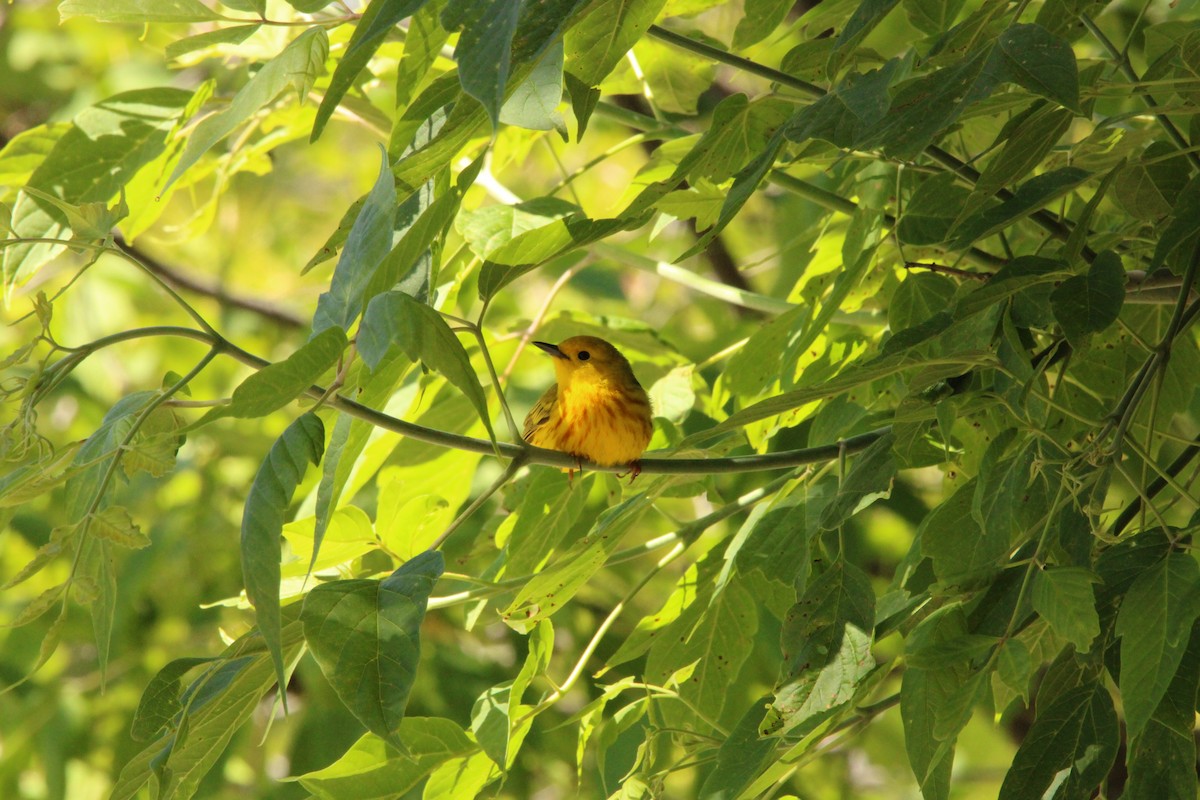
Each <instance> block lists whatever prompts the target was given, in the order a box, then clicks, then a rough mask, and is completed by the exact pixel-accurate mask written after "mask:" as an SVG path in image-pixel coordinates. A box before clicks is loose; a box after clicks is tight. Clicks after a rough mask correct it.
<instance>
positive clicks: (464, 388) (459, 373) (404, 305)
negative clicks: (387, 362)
mask: <svg viewBox="0 0 1200 800" xmlns="http://www.w3.org/2000/svg"><path fill="white" fill-rule="evenodd" d="M393 346H396V347H399V348H400V349H401V350H402V351H403V352H404V354H405V355H407V356H408V358H409V359H410V360H412V361H420V362H421V363H423V364H424V365H425V366H427V367H429V369H431V370H433V371H434V372H437V373H438V374H440V375H444V376H445V377H446V379H447V380H449V381H450V383H452V384H454V386H455V387H456V388H457V389H458V390H459V391H460V392H462V393H463V394H464V395H465V396H466V397H467V399H468V400H470V401H471V405H473V406H474V407H475V411H476V412H478V414H479V418H480V419H481V420H482V421H483V425H484V427H485V428H487V431H488V436H490V437H491V438H492V439H493V440H495V438H496V434H495V432H493V431H492V421H491V416H490V414H489V413H488V405H487V396H486V395H485V394H484V393H483V386H482V385H480V383H479V376H478V375H476V374H475V369H474V368H473V367H472V366H471V358H470V356H468V355H467V351H466V349H465V348H464V347H463V346H462V343H461V342H459V340H458V336H457V335H455V333H454V331H452V330H450V326H449V325H447V324H446V321H445V320H444V319H442V315H441V314H439V313H438V312H436V311H434V310H433V309H432V308H430V307H429V306H427V305H425V304H424V303H421V302H418V301H417V300H416V299H414V298H412V297H410V296H409V295H407V294H405V293H404V292H399V291H397V292H386V293H384V294H381V295H378V296H377V297H374V298H372V300H371V302H370V303H369V304H368V305H367V313H366V314H365V315H364V317H363V324H362V329H361V330H360V331H359V335H358V350H359V354H360V355H361V356H362V359H363V361H364V362H365V363H366V364H367V366H368V367H370V368H371V369H375V368H376V367H377V366H378V365H379V363H380V362H381V361H382V360H383V358H384V357H385V356H386V355H387V353H388V351H389V350H390V349H391V348H392V347H393Z"/></svg>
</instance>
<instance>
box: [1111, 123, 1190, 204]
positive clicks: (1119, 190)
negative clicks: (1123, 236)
mask: <svg viewBox="0 0 1200 800" xmlns="http://www.w3.org/2000/svg"><path fill="white" fill-rule="evenodd" d="M1187 181H1188V165H1187V159H1186V157H1184V156H1182V155H1179V154H1177V152H1176V150H1175V148H1174V147H1172V146H1171V145H1170V144H1168V143H1166V142H1153V143H1151V145H1150V146H1149V147H1147V148H1146V149H1145V151H1144V152H1143V153H1142V157H1141V160H1139V161H1137V162H1134V163H1132V164H1128V165H1126V166H1125V167H1124V168H1122V169H1120V170H1119V171H1118V172H1117V177H1116V186H1115V188H1116V194H1115V195H1114V197H1115V199H1116V200H1117V202H1118V203H1120V204H1121V207H1122V208H1123V209H1125V210H1126V211H1127V212H1129V213H1130V214H1131V215H1133V216H1134V217H1136V218H1138V219H1140V220H1145V221H1146V222H1158V221H1159V220H1161V219H1162V218H1163V217H1165V216H1167V215H1168V214H1170V213H1171V209H1172V208H1174V206H1175V203H1176V201H1177V200H1178V199H1179V195H1180V193H1181V192H1182V191H1183V189H1184V187H1185V186H1187Z"/></svg>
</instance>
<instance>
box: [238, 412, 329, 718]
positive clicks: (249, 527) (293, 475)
mask: <svg viewBox="0 0 1200 800" xmlns="http://www.w3.org/2000/svg"><path fill="white" fill-rule="evenodd" d="M324 447H325V426H324V425H323V424H322V423H321V419H320V417H318V416H317V415H316V414H314V413H312V412H311V411H310V412H308V413H307V414H304V415H303V416H301V417H298V418H297V419H296V421H295V422H293V423H292V424H291V425H289V426H288V427H287V429H286V430H285V431H284V432H283V434H282V435H281V436H280V437H279V438H278V439H277V440H276V441H275V444H273V445H271V450H270V452H269V453H267V458H266V460H265V461H263V463H262V466H260V467H259V468H258V474H256V475H255V476H254V483H252V484H251V485H250V491H249V493H248V494H247V495H246V507H245V512H244V514H243V516H242V537H241V553H242V576H243V580H244V581H245V584H246V597H247V598H248V599H249V600H250V602H251V603H252V604H253V605H254V612H255V621H256V622H257V623H258V629H259V632H260V633H261V634H262V637H263V641H264V642H265V643H266V646H267V650H268V651H269V652H270V654H271V660H272V662H273V663H274V665H275V677H276V679H277V680H278V683H279V692H280V695H283V694H284V687H285V685H286V680H285V674H284V660H283V646H282V644H281V639H280V611H279V560H280V557H281V548H280V543H279V537H280V533H281V532H282V531H283V518H284V515H285V514H286V513H287V508H288V505H290V504H291V501H292V495H293V494H294V493H295V491H296V486H297V485H298V484H299V483H300V480H301V479H302V478H303V477H304V472H305V470H306V468H307V465H308V464H310V463H312V464H316V463H318V462H320V460H321V452H322V450H323V449H324ZM284 703H285V707H286V700H285V701H284Z"/></svg>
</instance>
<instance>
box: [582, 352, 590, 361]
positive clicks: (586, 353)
mask: <svg viewBox="0 0 1200 800" xmlns="http://www.w3.org/2000/svg"><path fill="white" fill-rule="evenodd" d="M591 357H592V354H591V353H589V352H588V351H587V350H580V351H579V360H580V361H587V360H588V359H589V358H591Z"/></svg>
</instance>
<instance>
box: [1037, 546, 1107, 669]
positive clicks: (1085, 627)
mask: <svg viewBox="0 0 1200 800" xmlns="http://www.w3.org/2000/svg"><path fill="white" fill-rule="evenodd" d="M1099 581H1100V579H1099V578H1098V577H1097V576H1096V575H1095V573H1093V572H1091V571H1089V570H1086V569H1083V568H1082V567H1050V568H1047V569H1043V570H1040V571H1038V573H1037V575H1036V576H1035V578H1034V581H1033V593H1032V596H1031V598H1030V599H1031V600H1032V601H1033V610H1034V611H1036V612H1037V613H1038V614H1040V615H1041V616H1042V618H1043V619H1045V620H1046V621H1047V622H1049V623H1050V627H1052V628H1053V629H1054V632H1055V633H1057V634H1058V635H1059V636H1061V637H1062V638H1064V639H1066V640H1067V641H1069V642H1071V643H1072V644H1074V645H1075V649H1076V651H1078V652H1080V653H1086V652H1087V651H1088V650H1089V649H1090V648H1091V646H1092V641H1093V640H1095V638H1096V637H1097V636H1099V635H1100V617H1099V615H1098V614H1097V613H1096V594H1095V592H1093V591H1092V584H1094V583H1098V582H1099Z"/></svg>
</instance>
